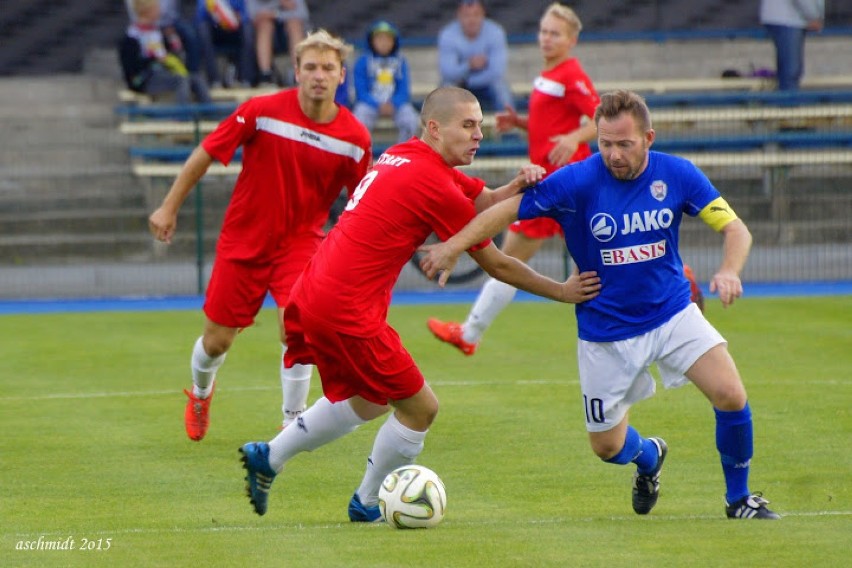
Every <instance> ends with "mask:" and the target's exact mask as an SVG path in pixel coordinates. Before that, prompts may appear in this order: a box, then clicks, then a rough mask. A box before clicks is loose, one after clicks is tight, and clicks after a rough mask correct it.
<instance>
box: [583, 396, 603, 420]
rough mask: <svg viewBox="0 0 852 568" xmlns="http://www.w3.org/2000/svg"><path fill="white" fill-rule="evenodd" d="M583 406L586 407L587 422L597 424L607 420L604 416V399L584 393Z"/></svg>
mask: <svg viewBox="0 0 852 568" xmlns="http://www.w3.org/2000/svg"><path fill="white" fill-rule="evenodd" d="M583 406H585V407H586V422H588V423H592V422H594V423H595V424H603V423H604V422H606V418H605V417H604V407H603V399H600V398H589V397H588V396H586V395H583Z"/></svg>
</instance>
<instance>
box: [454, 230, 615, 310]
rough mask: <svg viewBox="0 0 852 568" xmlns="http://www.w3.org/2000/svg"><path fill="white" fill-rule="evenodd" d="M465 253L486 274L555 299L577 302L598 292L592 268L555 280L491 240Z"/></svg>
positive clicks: (590, 297)
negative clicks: (503, 249) (489, 242)
mask: <svg viewBox="0 0 852 568" xmlns="http://www.w3.org/2000/svg"><path fill="white" fill-rule="evenodd" d="M469 254H470V256H471V257H472V258H473V259H474V260H475V261H476V263H477V264H479V265H480V266H481V267H482V268H483V270H485V271H486V272H487V273H488V275H489V276H491V277H493V278H496V279H497V280H500V281H502V282H505V283H506V284H510V285H512V286H514V287H515V288H520V289H521V290H525V291H527V292H530V293H532V294H536V295H538V296H543V297H545V298H549V299H551V300H556V301H557V302H567V303H570V304H579V303H581V302H587V301H589V300H591V299H592V298H594V297H596V296H597V295H598V294H599V293H600V289H601V284H600V282H601V279H600V278H599V277H598V274H597V272H594V271H589V272H579V271H578V270H577V269H576V268H575V270H574V271H573V272H572V273H571V276H569V277H568V279H567V280H566V281H565V282H557V281H556V280H553V279H551V278H548V277H547V276H544V275H542V274H539V273H538V272H536V271H535V270H533V269H532V268H530V267H529V265H527V264H526V263H524V262H522V261H520V260H518V259H517V258H514V257H511V256H508V255H506V254H505V253H504V252H503V251H501V250H500V249H498V248H497V247H496V246H495V245H494V243H491V244H490V245H489V246H487V247H486V248H484V249H480V250H478V251H475V252H470V253H469Z"/></svg>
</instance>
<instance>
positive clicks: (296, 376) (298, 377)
mask: <svg viewBox="0 0 852 568" xmlns="http://www.w3.org/2000/svg"><path fill="white" fill-rule="evenodd" d="M285 353H287V346H286V345H282V346H281V391H282V394H283V399H284V403H283V404H282V405H281V412H283V413H284V425H285V426H287V425H288V424H290V423H291V422H293V420H295V419H296V417H297V416H299V414H301V413H302V411H303V410H305V407H306V406H307V405H308V391H310V389H311V374H312V373H313V371H314V366H313V365H300V364H298V363H296V364H295V365H293V366H292V367H289V368H288V367H285V366H284V354H285Z"/></svg>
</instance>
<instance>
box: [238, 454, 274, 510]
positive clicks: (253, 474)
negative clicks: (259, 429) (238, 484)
mask: <svg viewBox="0 0 852 568" xmlns="http://www.w3.org/2000/svg"><path fill="white" fill-rule="evenodd" d="M240 453H241V454H243V457H242V458H241V459H242V462H243V467H244V468H245V469H246V471H247V472H248V474H247V475H246V477H245V480H246V494H247V495H248V498H249V501H251V504H252V505H253V506H254V512H255V513H257V514H258V515H263V514H264V513H266V505H267V498H268V497H269V488H270V487H271V486H272V481H273V480H274V479H275V476H276V475H278V474H277V473H275V472H274V471H273V470H272V468H271V467H269V444H267V443H266V442H249V443H247V444H245V445H244V446H243V447H241V448H240Z"/></svg>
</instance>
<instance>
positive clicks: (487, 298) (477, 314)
mask: <svg viewBox="0 0 852 568" xmlns="http://www.w3.org/2000/svg"><path fill="white" fill-rule="evenodd" d="M517 291H518V289H517V288H515V287H514V286H509V285H508V284H506V283H505V282H500V281H499V280H495V279H494V278H489V279H488V281H487V282H486V283H485V284H484V285H483V286H482V290H481V291H480V292H479V297H478V298H476V302H474V304H473V307H472V308H471V309H470V313H469V314H468V316H467V320H465V322H464V325H463V326H462V339H464V340H465V341H467V342H468V343H479V340H480V339H482V334H484V333H485V330H486V329H488V327H489V326H490V325H491V324H492V323H493V322H494V320H495V319H496V318H497V316H498V315H500V312H502V311H503V309H504V308H505V307H506V306H508V305H509V304H510V303H512V299H513V298H514V297H515V292H517Z"/></svg>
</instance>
